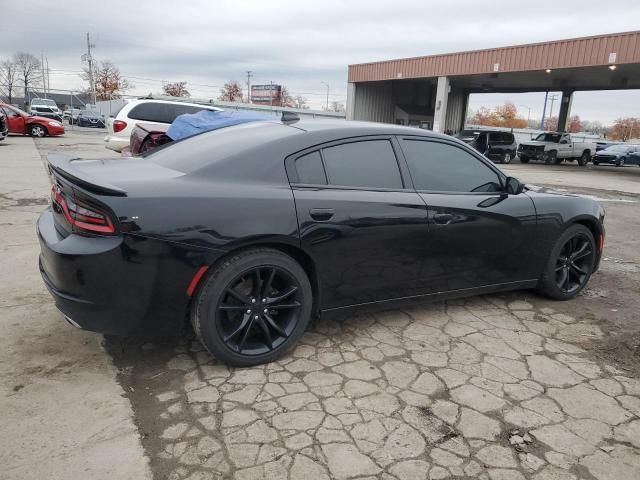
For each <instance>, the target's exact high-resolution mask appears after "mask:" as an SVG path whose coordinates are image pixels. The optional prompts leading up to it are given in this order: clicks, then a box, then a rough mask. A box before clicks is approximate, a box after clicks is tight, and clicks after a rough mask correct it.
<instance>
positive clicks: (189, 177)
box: [38, 118, 605, 366]
mask: <svg viewBox="0 0 640 480" xmlns="http://www.w3.org/2000/svg"><path fill="white" fill-rule="evenodd" d="M49 162H50V163H49V169H50V173H51V178H52V181H53V187H52V191H51V208H49V209H47V210H46V211H45V212H43V213H42V215H41V216H40V218H39V220H38V234H39V238H40V243H41V249H42V252H41V255H40V270H41V272H42V277H43V279H44V282H45V283H46V285H47V287H48V288H49V290H50V291H51V293H52V295H53V297H54V298H55V301H56V304H57V306H58V308H59V309H60V310H61V311H62V312H63V314H64V315H65V317H66V319H67V320H68V321H69V322H70V323H72V324H73V325H75V326H78V327H81V328H84V329H87V330H93V331H98V332H103V333H107V334H116V335H140V334H143V335H148V334H153V335H166V334H171V333H178V332H180V331H181V329H182V328H183V326H184V323H185V320H187V319H189V320H190V321H191V324H192V325H193V328H194V330H195V332H196V334H197V335H198V337H199V338H200V340H201V341H202V343H203V344H204V345H205V346H206V348H207V349H208V350H209V351H210V352H211V353H212V354H213V355H214V356H216V357H217V358H219V359H220V360H222V361H224V362H227V363H229V364H232V365H239V366H242V365H253V364H258V363H262V362H268V361H271V360H274V359H276V358H278V357H279V356H281V355H283V354H284V352H285V351H286V350H287V349H288V348H289V347H291V346H292V345H294V344H295V343H296V341H297V340H298V339H299V338H300V336H301V335H302V334H303V332H304V330H305V327H306V326H307V324H308V323H309V319H310V318H311V316H312V315H317V314H323V313H325V314H326V313H329V312H337V311H345V310H346V309H350V308H354V307H363V306H376V305H380V306H388V305H391V304H393V303H395V302H396V301H408V300H413V301H415V300H420V299H432V298H447V297H461V296H468V295H474V294H481V293H488V292H497V291H505V290H513V289H525V288H536V289H538V290H539V291H540V292H541V293H542V294H544V295H546V296H548V297H551V298H554V299H559V300H564V299H570V298H573V297H575V296H576V295H577V294H578V292H580V290H581V289H582V288H583V287H584V286H585V284H586V283H587V281H588V280H589V277H590V276H591V274H592V273H593V272H594V271H595V270H596V269H597V267H598V263H599V260H600V257H601V255H602V249H603V242H604V235H605V233H604V226H603V220H604V211H603V209H602V208H601V207H600V206H599V205H598V204H597V203H596V202H595V201H593V200H591V199H588V198H582V197H576V196H571V195H561V194H553V193H549V192H545V191H541V190H537V191H536V190H533V189H529V188H527V187H526V186H524V185H523V184H521V183H520V182H519V181H518V180H516V179H515V178H512V177H506V176H505V175H504V174H503V173H502V172H501V171H500V170H499V169H497V168H496V167H495V166H494V165H493V164H491V162H489V161H487V160H486V159H485V158H484V157H482V156H481V155H480V154H479V153H477V152H475V151H474V150H473V149H471V148H469V147H468V146H466V145H465V144H464V143H462V142H460V141H458V140H455V139H453V138H451V137H449V136H443V135H438V134H435V133H432V132H427V131H423V130H418V129H413V128H407V127H401V126H395V125H386V124H370V123H358V122H345V121H337V120H336V121H329V120H326V121H324V120H298V121H296V118H288V119H287V118H283V120H282V121H263V122H255V123H247V124H244V125H237V126H232V127H227V128H222V129H219V130H215V131H212V132H207V133H203V134H200V135H197V136H194V137H191V138H188V139H185V140H181V141H178V142H174V143H172V144H169V145H166V146H164V147H161V148H159V149H157V150H154V151H152V152H151V153H150V154H149V155H146V156H144V157H139V158H131V159H127V160H120V159H114V160H78V159H72V158H70V157H63V156H55V155H54V156H51V157H50V159H49Z"/></svg>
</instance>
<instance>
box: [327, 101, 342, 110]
mask: <svg viewBox="0 0 640 480" xmlns="http://www.w3.org/2000/svg"><path fill="white" fill-rule="evenodd" d="M323 110H326V111H328V112H344V111H345V108H344V103H342V102H336V101H333V102H331V103H330V104H329V108H326V107H324V108H323Z"/></svg>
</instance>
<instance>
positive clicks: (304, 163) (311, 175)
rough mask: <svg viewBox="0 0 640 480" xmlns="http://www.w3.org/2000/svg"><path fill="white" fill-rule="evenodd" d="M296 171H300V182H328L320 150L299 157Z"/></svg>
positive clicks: (316, 183)
mask: <svg viewBox="0 0 640 480" xmlns="http://www.w3.org/2000/svg"><path fill="white" fill-rule="evenodd" d="M296 171H297V172H298V181H299V182H300V183H312V184H314V185H326V184H327V177H326V176H325V174H324V167H323V166H322V158H321V157H320V152H312V153H308V154H307V155H303V156H302V157H300V158H298V159H297V160H296Z"/></svg>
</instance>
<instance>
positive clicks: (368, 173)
mask: <svg viewBox="0 0 640 480" xmlns="http://www.w3.org/2000/svg"><path fill="white" fill-rule="evenodd" d="M322 156H323V157H324V165H325V167H326V169H327V180H328V182H329V183H330V184H332V185H344V186H350V187H369V188H402V179H401V177H400V170H399V169H398V162H397V161H396V156H395V153H394V151H393V148H392V147H391V142H389V141H388V140H369V141H363V142H354V143H345V144H342V145H336V146H335V147H328V148H324V149H323V150H322Z"/></svg>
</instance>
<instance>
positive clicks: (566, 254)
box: [538, 225, 596, 300]
mask: <svg viewBox="0 0 640 480" xmlns="http://www.w3.org/2000/svg"><path fill="white" fill-rule="evenodd" d="M595 261H596V243H595V240H594V238H593V234H592V233H591V231H590V230H589V229H588V228H587V227H585V226H584V225H572V226H571V227H569V228H568V229H567V230H565V232H564V233H563V234H562V235H560V238H558V240H557V241H556V244H555V246H554V247H553V250H552V252H551V256H550V258H549V261H548V262H547V265H546V267H545V270H544V272H543V273H542V276H541V278H540V282H539V284H538V291H540V293H542V294H543V295H545V296H547V297H550V298H553V299H555V300H569V299H571V298H574V297H575V296H576V295H578V293H580V291H581V290H582V289H583V288H584V286H585V285H586V284H587V282H588V281H589V278H590V277H591V274H592V273H593V268H594V266H595Z"/></svg>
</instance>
